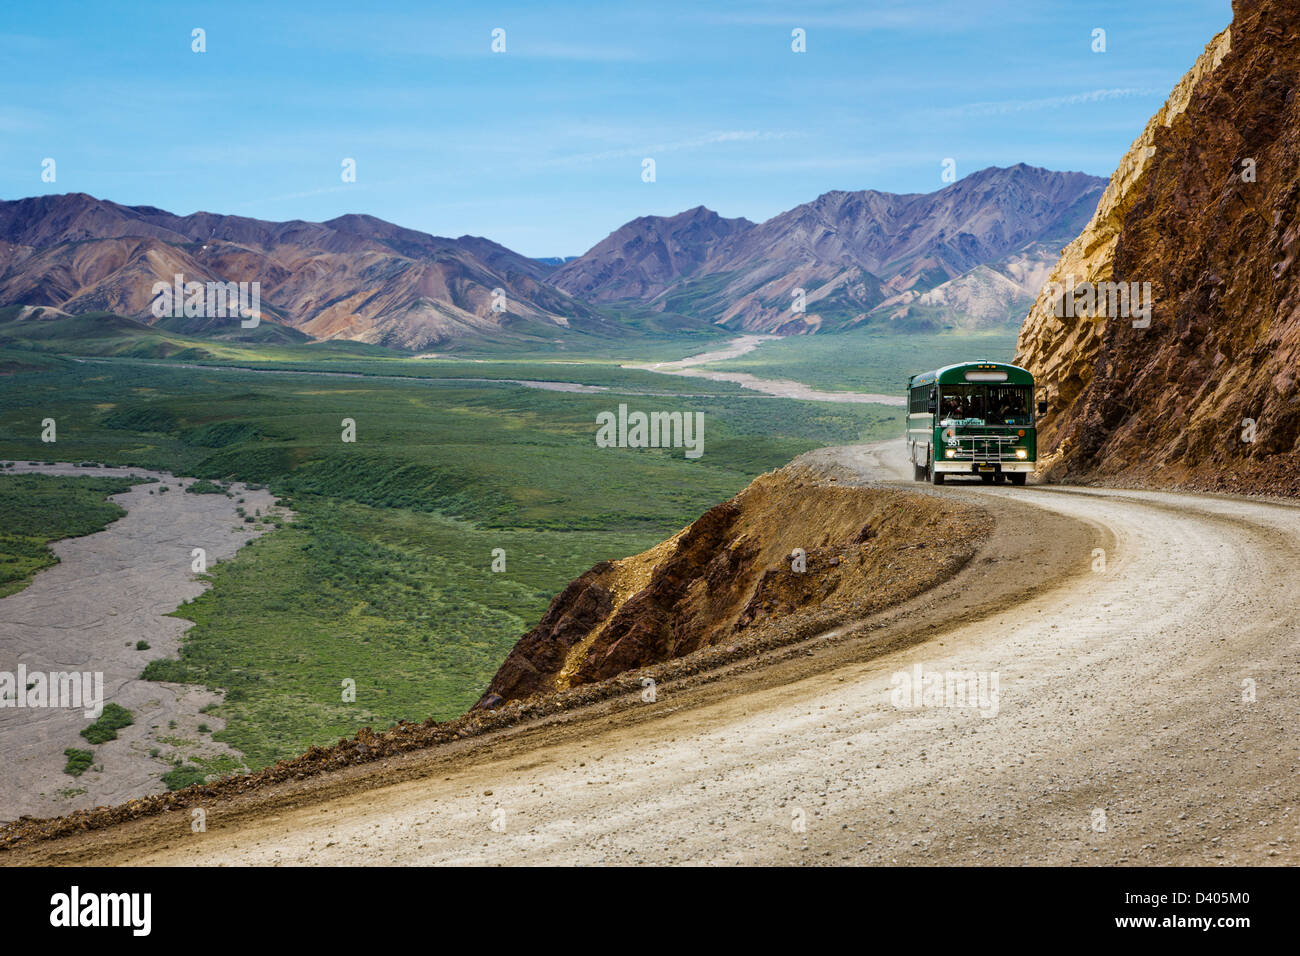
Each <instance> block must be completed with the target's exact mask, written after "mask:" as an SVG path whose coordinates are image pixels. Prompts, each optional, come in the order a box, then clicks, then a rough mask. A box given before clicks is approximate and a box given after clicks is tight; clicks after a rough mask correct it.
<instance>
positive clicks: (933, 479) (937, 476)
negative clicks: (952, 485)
mask: <svg viewBox="0 0 1300 956" xmlns="http://www.w3.org/2000/svg"><path fill="white" fill-rule="evenodd" d="M930 484H932V485H941V484H943V472H941V471H935V470H934V465H931V466H930Z"/></svg>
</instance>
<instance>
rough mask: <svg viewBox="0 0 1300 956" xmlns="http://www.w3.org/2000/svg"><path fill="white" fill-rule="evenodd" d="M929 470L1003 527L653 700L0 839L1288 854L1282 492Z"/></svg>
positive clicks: (110, 852)
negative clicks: (887, 603) (861, 613)
mask: <svg viewBox="0 0 1300 956" xmlns="http://www.w3.org/2000/svg"><path fill="white" fill-rule="evenodd" d="M804 461H805V463H811V464H816V465H819V466H820V467H822V468H825V469H826V470H827V471H829V472H832V473H834V474H835V475H836V476H837V478H838V480H842V481H846V482H847V481H872V480H882V479H888V480H896V479H897V478H898V477H899V476H900V473H902V472H904V471H906V470H907V465H906V461H905V459H904V453H903V452H902V449H901V445H899V444H897V443H895V444H893V445H890V446H857V447H850V448H841V449H824V450H821V451H818V452H814V453H811V454H809V455H807V456H805V457H804ZM907 486H908V487H913V488H921V487H924V486H920V485H912V484H911V483H910V482H908V483H907ZM929 493H934V494H944V495H958V496H970V498H972V499H973V500H976V501H978V502H979V503H981V504H982V505H984V506H985V507H988V508H989V509H990V510H991V511H992V512H993V513H994V515H995V517H996V518H997V519H998V530H997V531H996V532H995V533H994V535H993V537H992V538H991V539H990V541H989V543H988V545H987V546H986V547H985V549H984V550H983V551H982V552H981V553H980V554H979V555H977V556H976V558H975V559H974V560H973V561H972V562H971V563H970V564H969V565H968V566H967V568H966V569H964V570H963V571H962V572H961V573H960V574H959V575H958V576H957V577H956V578H954V579H953V580H952V581H951V582H950V583H949V584H948V585H946V586H945V587H943V588H941V589H939V590H938V591H936V592H931V593H930V594H928V595H925V596H923V597H922V598H918V599H917V600H916V601H913V602H911V603H910V604H909V605H906V606H904V607H902V608H900V609H896V610H895V611H892V612H886V613H885V614H883V615H880V616H879V617H878V618H877V619H873V620H870V621H866V622H862V624H861V625H859V626H855V627H848V628H843V629H840V630H839V631H836V632H832V634H830V635H826V636H823V637H820V638H814V639H812V640H810V641H808V642H806V644H805V645H801V646H798V647H795V648H792V649H789V650H788V652H785V653H784V654H782V655H777V656H775V657H774V658H773V659H772V660H770V661H765V662H751V663H749V664H748V665H745V666H739V665H738V666H736V667H735V668H734V669H733V670H732V671H730V672H725V673H721V674H717V675H714V676H713V678H712V679H709V680H701V681H697V682H691V683H683V684H682V685H680V686H677V685H673V684H668V685H665V686H661V687H660V688H659V689H658V694H657V699H656V700H655V701H654V702H653V703H650V702H644V701H642V700H640V699H639V698H633V699H630V700H621V701H617V702H614V703H610V704H607V705H599V706H594V707H591V708H588V709H587V710H586V711H583V712H575V713H572V714H569V715H566V716H564V717H562V718H560V719H555V718H552V719H549V720H546V721H542V722H539V723H537V724H534V725H525V726H524V727H521V728H515V729H513V730H511V731H503V732H501V733H500V734H497V735H494V736H491V737H487V738H482V739H477V740H473V741H458V742H457V743H456V744H455V745H452V746H448V747H441V748H434V749H432V750H429V751H425V752H421V753H418V754H409V755H406V756H405V757H402V758H394V759H393V760H390V761H387V762H385V763H383V764H380V765H369V766H363V767H359V768H352V770H349V771H345V772H342V773H339V774H334V775H328V776H324V777H320V778H317V779H314V780H307V781H302V782H300V783H297V784H295V785H292V786H285V787H283V788H281V789H279V790H276V791H274V792H271V793H265V794H261V795H256V796H252V797H246V798H239V799H232V800H229V801H227V802H224V803H216V804H214V805H213V806H212V807H211V808H209V809H208V815H207V827H208V828H207V832H205V833H200V834H194V833H192V832H191V827H190V821H189V819H188V817H187V816H185V815H183V814H181V813H170V814H164V815H163V816H161V817H155V818H149V819H144V820H139V821H134V822H132V823H129V824H126V825H123V826H119V827H114V828H111V829H108V830H104V831H99V832H92V833H86V834H79V835H77V836H75V837H70V838H66V839H63V840H59V841H52V842H48V843H38V844H34V845H32V846H31V847H28V848H20V849H19V850H17V851H15V852H13V853H12V854H11V859H10V860H8V861H5V862H11V863H22V862H52V863H141V864H145V863H153V864H158V863H162V864H210V865H248V864H302V863H308V864H335V865H364V864H387V863H403V864H449V863H450V864H540V863H555V864H596V863H614V864H630V863H693V864H756V863H778V864H779V863H805V864H843V863H855V864H892V863H898V864H920V865H925V864H941V863H956V864H990V863H993V864H1004V865H1015V864H1049V863H1059V864H1117V863H1118V864H1125V863H1128V864H1193V863H1197V864H1199V863H1210V864H1214V863H1222V864H1272V863H1295V862H1297V856H1298V855H1297V853H1296V850H1295V849H1294V842H1295V840H1296V839H1297V833H1296V828H1297V823H1298V822H1300V775H1298V769H1300V735H1298V734H1297V733H1296V728H1297V726H1298V725H1300V721H1298V717H1300V713H1298V711H1300V642H1298V641H1297V637H1298V636H1300V624H1298V623H1297V621H1296V618H1295V613H1294V609H1295V608H1296V607H1297V606H1298V605H1300V578H1298V577H1297V576H1296V575H1295V573H1294V570H1293V569H1294V567H1295V566H1296V564H1297V560H1298V559H1300V545H1298V544H1297V543H1296V542H1297V541H1298V540H1300V536H1298V535H1297V531H1300V510H1297V508H1296V507H1295V506H1294V505H1290V504H1282V503H1273V502H1266V501H1261V500H1246V499H1234V498H1228V497H1198V496H1190V495H1176V494H1166V493H1146V492H1132V491H1109V490H1101V489H1080V488H1059V487H1050V488H1037V487H1033V486H1030V487H1028V488H1003V487H993V486H990V487H985V486H979V485H975V486H966V487H962V486H960V485H958V484H956V483H950V484H949V485H948V486H945V487H944V488H938V489H930V490H929ZM917 667H920V668H921V670H922V672H923V673H932V672H949V671H952V672H957V673H970V674H975V675H981V676H982V677H983V678H984V680H985V684H984V687H985V689H986V690H987V689H989V688H991V687H992V686H993V684H992V678H993V675H996V680H997V683H996V687H997V699H996V702H995V704H996V706H995V707H990V706H985V707H984V708H983V710H982V711H981V710H980V709H975V708H972V707H960V706H920V707H902V708H900V707H899V706H897V705H898V704H899V703H900V700H898V699H897V697H896V695H895V694H894V693H893V692H894V691H895V690H896V689H897V688H898V687H899V686H900V684H899V680H898V679H896V675H900V674H904V673H905V674H909V675H910V674H914V673H915V672H916V668H917ZM901 703H904V704H910V703H913V702H912V701H909V700H904V701H901ZM920 703H925V701H924V700H922V701H921V702H920ZM983 703H984V704H986V705H987V704H990V703H992V701H991V700H990V699H989V698H987V697H986V698H985V700H984V701H983Z"/></svg>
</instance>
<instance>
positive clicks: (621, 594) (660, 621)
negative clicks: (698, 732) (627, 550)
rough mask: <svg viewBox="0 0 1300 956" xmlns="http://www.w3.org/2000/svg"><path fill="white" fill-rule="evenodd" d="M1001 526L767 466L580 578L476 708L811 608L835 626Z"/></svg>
mask: <svg viewBox="0 0 1300 956" xmlns="http://www.w3.org/2000/svg"><path fill="white" fill-rule="evenodd" d="M988 529H989V525H988V523H987V518H986V517H985V516H984V515H983V514H982V512H979V511H977V510H976V509H974V508H972V507H971V506H969V505H960V504H957V503H955V502H951V501H945V500H941V499H937V498H934V497H930V496H927V495H920V494H915V493H908V492H899V491H893V490H882V489H868V488H847V487H845V488H841V487H838V486H836V485H835V484H834V483H832V482H828V481H826V480H823V479H821V478H819V477H817V476H815V475H814V474H812V473H809V472H806V471H804V470H802V469H797V468H794V467H791V468H787V469H784V470H782V471H779V472H773V473H771V474H768V475H764V476H762V477H760V478H758V479H757V480H756V481H754V482H753V483H752V484H751V485H750V486H749V487H748V488H746V489H745V490H744V491H743V492H741V493H740V494H739V495H737V496H736V497H735V498H733V499H731V500H730V501H726V502H723V503H722V504H720V505H717V506H716V507H714V508H712V509H710V510H709V511H708V512H706V513H705V514H704V515H702V516H701V517H700V518H699V519H698V520H697V521H695V522H694V523H693V524H691V525H690V526H689V527H687V528H685V529H683V530H682V531H681V532H680V533H678V534H677V535H675V536H674V537H672V538H671V539H669V540H667V541H665V542H663V543H662V544H660V545H658V546H657V547H655V548H653V549H651V550H650V551H647V552H645V553H643V554H639V555H636V556H635V557H631V558H625V559H623V560H621V561H613V562H604V563H602V564H598V565H596V566H595V567H594V568H592V569H591V570H590V571H588V572H587V573H586V574H584V575H583V576H582V577H580V578H578V579H577V580H576V581H574V582H573V583H572V584H570V585H569V586H568V587H567V588H566V589H565V590H564V592H563V593H561V594H560V595H559V596H558V597H557V598H556V599H555V600H554V601H553V602H552V604H551V607H550V609H549V610H548V611H547V612H546V615H545V616H544V617H543V618H542V620H541V622H540V623H539V624H538V625H537V627H536V628H534V629H533V630H532V631H530V632H529V633H528V634H526V635H525V636H524V637H523V638H522V639H521V640H520V641H519V643H518V644H517V645H516V646H515V647H514V649H513V650H512V651H511V652H510V654H509V656H508V657H507V658H506V660H505V662H504V663H503V664H502V666H501V668H500V670H499V671H498V672H497V674H496V676H495V677H494V678H493V680H492V683H491V685H490V686H489V687H488V690H487V692H486V693H485V694H484V695H483V697H482V699H481V700H480V701H479V702H478V704H477V705H476V706H477V707H478V708H480V709H490V708H495V707H499V706H500V705H501V704H502V703H504V702H508V701H512V700H521V699H524V698H527V697H532V696H534V695H539V694H549V693H553V692H556V691H565V690H569V689H570V688H574V687H579V686H582V685H586V684H595V683H599V682H601V681H604V680H607V679H609V678H612V677H615V676H616V675H619V674H622V673H624V672H626V671H629V670H635V669H638V668H643V667H647V666H650V665H652V664H661V663H664V662H667V661H673V660H677V659H679V658H684V657H686V656H687V655H691V654H694V653H695V652H697V651H703V650H705V649H706V648H717V647H720V646H723V645H726V646H731V645H733V644H736V643H739V642H743V641H745V640H746V639H747V638H749V637H750V636H751V635H755V636H756V635H758V634H760V633H764V632H765V629H770V628H772V627H781V626H790V627H791V628H792V631H791V633H797V632H798V622H799V621H800V620H802V619H803V618H804V617H806V618H807V620H809V621H814V620H815V621H816V623H817V624H818V625H820V626H825V627H829V626H831V625H832V624H834V623H835V622H837V621H838V620H842V619H844V618H847V617H861V616H863V615H865V614H868V613H871V612H873V611H875V610H878V609H881V608H884V607H887V606H889V605H891V604H895V603H898V602H899V601H902V600H905V599H906V598H908V597H911V596H912V595H914V594H917V593H919V592H920V591H922V590H924V589H926V588H929V587H933V586H934V585H936V584H938V583H939V582H940V581H942V580H944V579H945V578H947V577H948V576H950V575H951V574H953V573H954V572H955V571H956V570H957V569H958V568H959V567H961V566H962V564H964V563H965V562H966V560H968V559H969V557H970V555H971V554H972V553H973V552H974V549H975V547H976V545H977V543H978V541H979V540H980V539H981V537H982V535H983V534H985V533H987V531H988ZM796 549H799V551H801V552H802V555H803V556H802V557H798V556H797V552H796Z"/></svg>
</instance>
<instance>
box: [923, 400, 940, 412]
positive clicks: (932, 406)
mask: <svg viewBox="0 0 1300 956" xmlns="http://www.w3.org/2000/svg"><path fill="white" fill-rule="evenodd" d="M925 410H926V411H927V412H929V413H930V414H931V415H933V414H934V413H935V412H937V411H938V410H939V403H938V402H937V401H935V400H934V399H933V398H932V399H930V403H929V404H928V405H926V406H925Z"/></svg>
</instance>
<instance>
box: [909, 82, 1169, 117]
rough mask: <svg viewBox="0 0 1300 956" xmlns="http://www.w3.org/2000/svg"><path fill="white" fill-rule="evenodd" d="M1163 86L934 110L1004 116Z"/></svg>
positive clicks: (1138, 93)
mask: <svg viewBox="0 0 1300 956" xmlns="http://www.w3.org/2000/svg"><path fill="white" fill-rule="evenodd" d="M1166 93H1167V91H1165V93H1162V92H1161V91H1160V90H1151V89H1141V88H1134V87H1122V88H1115V89H1108V90H1089V91H1088V92H1086V93H1074V94H1071V95H1069V96H1047V97H1043V98H1041V99H1034V100H994V101H990V102H985V103H965V104H963V105H961V106H951V107H945V108H940V109H937V110H934V112H936V113H940V114H943V115H945V116H956V115H961V116H1002V115H1006V114H1009V113H1024V112H1027V111H1030V110H1055V109H1060V108H1061V107H1063V106H1078V105H1080V104H1083V103H1101V102H1104V101H1106V100H1121V99H1127V98H1129V97H1133V96H1164V95H1166Z"/></svg>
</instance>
